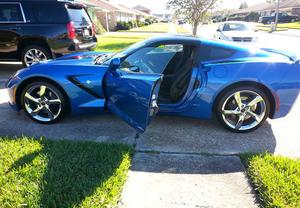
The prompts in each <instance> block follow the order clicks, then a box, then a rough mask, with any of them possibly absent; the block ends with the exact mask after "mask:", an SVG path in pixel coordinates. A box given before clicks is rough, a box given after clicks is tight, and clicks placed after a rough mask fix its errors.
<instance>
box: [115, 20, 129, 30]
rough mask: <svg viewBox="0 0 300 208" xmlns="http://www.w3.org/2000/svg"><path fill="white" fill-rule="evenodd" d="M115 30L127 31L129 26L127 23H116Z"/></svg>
mask: <svg viewBox="0 0 300 208" xmlns="http://www.w3.org/2000/svg"><path fill="white" fill-rule="evenodd" d="M116 29H117V30H129V29H130V24H129V23H128V22H117V26H116Z"/></svg>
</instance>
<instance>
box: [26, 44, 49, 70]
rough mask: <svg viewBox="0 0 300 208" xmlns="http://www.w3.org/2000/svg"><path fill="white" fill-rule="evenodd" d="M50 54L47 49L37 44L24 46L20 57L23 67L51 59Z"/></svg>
mask: <svg viewBox="0 0 300 208" xmlns="http://www.w3.org/2000/svg"><path fill="white" fill-rule="evenodd" d="M51 58H52V57H51V55H50V53H49V51H48V50H47V49H45V48H44V47H41V46H38V45H31V46H27V47H26V48H24V50H23V51H22V55H21V59H22V63H23V65H24V66H25V67H28V66H31V65H33V64H37V63H39V62H41V61H46V60H48V59H51Z"/></svg>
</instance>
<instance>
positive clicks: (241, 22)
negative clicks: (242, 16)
mask: <svg viewBox="0 0 300 208" xmlns="http://www.w3.org/2000/svg"><path fill="white" fill-rule="evenodd" d="M227 23H228V24H250V23H249V22H245V21H226V22H222V24H227Z"/></svg>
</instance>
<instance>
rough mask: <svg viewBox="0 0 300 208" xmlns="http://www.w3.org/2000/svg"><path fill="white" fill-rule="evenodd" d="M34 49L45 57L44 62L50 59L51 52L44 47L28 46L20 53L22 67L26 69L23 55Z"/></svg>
mask: <svg viewBox="0 0 300 208" xmlns="http://www.w3.org/2000/svg"><path fill="white" fill-rule="evenodd" d="M34 49H36V50H39V51H41V52H42V53H43V54H44V55H45V57H46V60H48V59H51V58H52V55H51V52H50V51H49V50H48V49H47V48H46V47H43V46H39V45H29V46H26V47H25V48H24V49H23V50H22V52H21V61H22V63H23V66H24V67H28V65H27V63H26V60H25V54H26V53H27V52H28V51H30V50H34Z"/></svg>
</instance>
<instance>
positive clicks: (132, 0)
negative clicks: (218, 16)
mask: <svg viewBox="0 0 300 208" xmlns="http://www.w3.org/2000/svg"><path fill="white" fill-rule="evenodd" d="M110 1H111V2H113V3H117V4H124V5H127V6H129V7H133V6H136V5H138V4H142V5H144V6H146V7H148V8H149V9H151V10H152V11H153V12H154V13H162V12H164V11H165V10H166V9H165V5H166V2H167V1H168V0H110ZM220 1H221V2H222V3H219V5H220V6H221V7H222V8H228V9H231V8H238V7H239V6H240V4H241V2H242V1H243V0H220ZM246 1H247V3H248V5H253V4H257V3H261V2H265V1H266V0H246Z"/></svg>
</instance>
